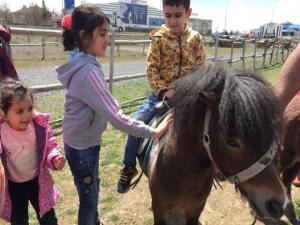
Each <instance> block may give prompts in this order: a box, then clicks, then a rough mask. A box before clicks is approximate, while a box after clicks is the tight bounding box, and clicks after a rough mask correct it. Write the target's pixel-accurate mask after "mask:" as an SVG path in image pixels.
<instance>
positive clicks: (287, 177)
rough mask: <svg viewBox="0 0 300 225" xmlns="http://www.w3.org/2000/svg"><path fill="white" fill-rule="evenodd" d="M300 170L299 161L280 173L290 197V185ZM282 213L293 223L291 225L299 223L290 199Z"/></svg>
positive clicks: (298, 224)
mask: <svg viewBox="0 0 300 225" xmlns="http://www.w3.org/2000/svg"><path fill="white" fill-rule="evenodd" d="M299 170H300V163H296V164H295V165H294V166H292V167H291V168H289V169H288V170H286V171H284V172H283V173H282V180H283V183H284V185H285V186H286V188H287V190H288V193H289V195H290V196H289V197H290V198H291V186H292V182H293V180H294V179H295V177H296V176H297V174H298V173H299ZM284 215H285V216H286V217H287V218H288V220H289V221H290V222H291V223H292V224H293V225H300V222H299V221H298V220H297V217H296V213H295V209H294V205H293V202H292V199H291V202H290V203H289V204H288V205H287V208H286V210H285V212H284Z"/></svg>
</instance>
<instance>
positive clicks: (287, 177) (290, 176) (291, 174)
mask: <svg viewBox="0 0 300 225" xmlns="http://www.w3.org/2000/svg"><path fill="white" fill-rule="evenodd" d="M299 171H300V163H296V164H295V165H293V166H292V167H291V168H289V169H287V170H286V171H283V172H282V180H283V183H284V185H285V187H286V188H287V190H288V193H289V194H291V186H292V182H293V180H294V179H295V177H296V176H297V174H298V173H299Z"/></svg>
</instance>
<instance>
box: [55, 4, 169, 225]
mask: <svg viewBox="0 0 300 225" xmlns="http://www.w3.org/2000/svg"><path fill="white" fill-rule="evenodd" d="M109 26H110V21H109V18H108V17H107V16H106V15H105V14H104V13H103V12H102V11H101V9H100V8H99V7H97V6H95V5H91V4H84V5H81V6H78V7H76V8H75V9H74V10H73V12H72V16H70V15H66V16H65V17H64V18H63V21H62V27H63V44H64V47H65V50H67V51H74V50H75V51H76V54H74V55H73V56H72V57H71V58H70V59H69V61H68V62H67V63H65V64H64V65H62V66H60V67H58V68H57V70H56V71H57V73H58V79H59V81H60V82H61V83H62V84H63V86H64V88H66V89H67V91H66V96H65V103H64V108H65V113H64V118H63V138H64V145H65V154H66V158H67V161H68V164H69V166H70V169H71V172H72V175H73V177H74V183H75V186H76V188H77V192H78V195H79V212H78V224H79V225H95V224H100V223H101V222H100V219H99V215H98V203H99V202H98V199H99V182H100V178H99V168H98V167H99V153H100V138H101V135H102V133H103V132H104V130H105V129H106V125H107V122H108V121H109V122H110V123H111V124H112V125H113V126H114V127H115V128H117V129H119V130H121V131H124V132H127V133H130V134H131V135H135V136H139V137H143V138H150V137H156V138H158V137H160V136H161V135H162V134H163V133H165V131H166V130H167V127H168V124H169V122H170V121H171V117H167V118H166V120H165V121H164V122H163V123H162V125H161V126H160V127H158V128H156V129H152V128H151V127H149V126H147V125H145V124H144V123H143V122H141V121H136V120H133V119H130V118H129V117H127V116H125V115H124V114H122V112H121V109H120V106H119V105H118V103H117V101H116V100H115V98H114V97H113V96H112V95H111V93H110V92H109V89H108V86H107V84H106V81H105V77H104V74H103V71H102V67H101V65H100V64H99V62H98V61H97V58H96V57H99V56H104V55H105V54H106V50H107V47H108V45H109V42H110V40H109Z"/></svg>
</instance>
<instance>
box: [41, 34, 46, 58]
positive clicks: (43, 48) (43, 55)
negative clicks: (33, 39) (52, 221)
mask: <svg viewBox="0 0 300 225" xmlns="http://www.w3.org/2000/svg"><path fill="white" fill-rule="evenodd" d="M45 42H46V40H45V38H44V37H42V60H44V59H45V45H46V44H45Z"/></svg>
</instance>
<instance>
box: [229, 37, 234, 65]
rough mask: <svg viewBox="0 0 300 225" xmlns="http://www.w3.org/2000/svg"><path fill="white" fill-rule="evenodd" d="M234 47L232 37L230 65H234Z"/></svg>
mask: <svg viewBox="0 0 300 225" xmlns="http://www.w3.org/2000/svg"><path fill="white" fill-rule="evenodd" d="M233 47H234V39H231V51H230V62H229V63H230V67H231V66H232V60H233Z"/></svg>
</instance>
